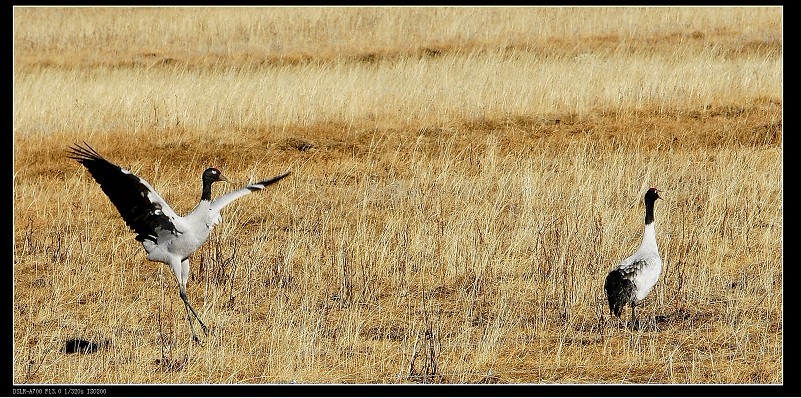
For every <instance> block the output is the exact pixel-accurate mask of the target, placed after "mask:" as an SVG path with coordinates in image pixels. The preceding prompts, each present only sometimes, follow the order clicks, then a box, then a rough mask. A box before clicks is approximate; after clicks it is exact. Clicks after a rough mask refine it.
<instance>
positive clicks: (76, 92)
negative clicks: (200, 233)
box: [13, 7, 784, 384]
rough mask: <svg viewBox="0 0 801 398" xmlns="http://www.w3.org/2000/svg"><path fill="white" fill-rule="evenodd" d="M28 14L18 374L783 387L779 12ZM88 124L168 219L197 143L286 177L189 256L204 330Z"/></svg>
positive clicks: (192, 194) (195, 169)
mask: <svg viewBox="0 0 801 398" xmlns="http://www.w3.org/2000/svg"><path fill="white" fill-rule="evenodd" d="M13 29H14V52H13V55H14V89H13V93H14V109H13V116H14V142H13V144H14V145H13V156H14V159H13V163H14V171H13V179H14V192H13V200H14V214H13V215H14V224H13V228H14V232H13V235H14V245H13V278H14V291H13V299H14V301H13V315H14V318H13V347H14V348H13V352H14V358H13V380H14V382H15V383H56V384H62V383H79V384H95V383H101V384H102V383H121V384H126V383H166V384H171V383H210V384H217V383H286V382H290V381H297V382H300V383H366V384H375V383H530V384H551V383H558V384H589V383H600V384H607V383H609V384H627V383H649V384H650V383H666V384H710V383H711V384H779V383H783V382H784V378H783V359H784V358H783V337H782V333H783V326H782V325H783V293H782V292H783V274H782V249H783V239H782V234H783V206H782V197H783V189H782V181H783V172H782V158H783V151H782V86H783V79H782V74H783V69H782V48H783V46H782V9H781V8H780V7H717V8H715V7H681V8H672V7H651V8H635V7H623V8H612V7H609V8H607V7H575V8H570V7H567V8H563V7H534V8H528V7H513V8H494V7H486V8H471V7H458V8H439V7H426V8H416V7H402V8H382V7H370V8H361V7H346V8H314V7H312V8H292V7H283V8H247V7H245V8H180V7H179V8H123V7H120V8H50V7H23V8H19V7H17V8H14V22H13ZM80 141H87V142H89V143H90V144H91V145H92V146H93V147H95V148H96V149H97V150H99V151H100V152H101V153H102V154H104V155H105V156H107V157H108V158H109V159H111V160H112V161H114V162H116V163H118V164H120V165H122V166H124V167H127V168H129V169H131V170H133V171H134V172H136V173H138V174H139V175H141V176H143V177H144V178H146V179H147V180H148V181H149V182H150V183H151V184H152V185H154V186H155V187H156V189H158V190H159V191H160V192H161V193H162V195H163V196H165V197H166V199H167V200H168V201H170V202H171V203H173V204H174V208H175V209H176V210H177V211H178V212H179V213H184V212H187V211H189V210H190V209H191V208H192V207H193V205H194V204H195V203H196V201H197V199H198V197H199V189H200V177H199V176H200V173H201V172H202V170H203V169H204V168H206V167H208V166H216V167H218V168H220V169H221V170H222V171H223V172H224V174H226V175H227V176H228V177H229V178H231V179H234V180H237V181H238V182H239V183H242V184H243V183H245V182H247V181H253V180H255V179H257V178H261V177H268V176H271V175H273V174H277V173H278V172H281V171H283V170H286V169H288V168H291V169H292V170H293V173H294V174H293V175H292V176H291V177H290V178H289V179H287V180H284V181H282V182H281V183H279V184H278V185H276V186H274V187H271V188H270V189H269V190H268V191H266V192H262V193H260V194H256V195H251V196H249V197H247V198H245V199H242V200H240V201H238V202H236V203H234V204H232V205H231V206H229V207H228V208H226V209H225V210H224V213H223V220H224V221H223V223H222V224H221V225H219V226H218V227H217V228H216V229H215V231H214V232H213V235H212V237H211V239H210V241H209V242H208V243H207V245H206V246H205V247H204V248H203V249H201V250H200V251H199V252H198V253H197V254H196V255H195V256H193V258H192V259H191V261H192V267H193V270H192V272H193V274H192V277H191V279H190V282H189V298H190V300H191V301H192V302H193V303H194V305H195V307H196V308H197V309H198V310H199V312H200V314H201V316H202V317H203V319H204V320H205V322H206V323H207V324H208V325H209V326H210V328H211V334H210V336H209V337H208V338H207V339H206V340H205V343H204V345H202V346H201V345H196V344H194V343H192V342H191V341H190V339H189V331H188V326H187V324H186V320H185V313H184V309H183V305H182V303H181V302H180V299H179V298H178V294H177V289H176V287H175V281H174V278H173V277H172V276H171V274H170V272H169V270H165V267H164V266H161V265H159V264H156V263H151V262H148V261H147V260H146V259H145V255H144V252H143V250H142V248H141V246H140V245H139V244H138V243H137V242H136V241H135V240H134V239H133V234H131V233H128V232H126V228H125V225H124V223H123V222H122V220H121V219H120V217H119V215H118V214H117V212H116V210H115V209H114V208H113V206H112V205H111V204H110V203H109V202H108V199H107V198H106V197H105V196H104V195H103V193H102V191H101V190H100V189H99V187H98V186H97V185H96V184H95V183H94V181H93V180H92V179H91V177H90V176H89V175H88V174H87V173H86V171H85V170H83V169H82V167H80V165H78V164H76V163H75V162H73V161H70V160H69V159H66V158H65V157H64V150H65V149H66V146H67V145H68V144H71V143H73V142H80ZM648 186H657V187H659V188H660V189H661V190H663V191H664V194H663V197H664V198H665V200H664V201H660V202H658V203H657V207H656V220H657V227H656V228H657V240H658V242H659V245H660V250H661V253H662V257H663V261H664V270H663V275H662V278H661V279H660V281H659V283H658V284H657V286H656V288H655V289H654V291H653V292H652V293H651V295H650V297H649V298H648V299H647V301H646V303H645V304H644V305H643V307H642V308H641V309H640V311H639V314H640V316H641V317H642V319H643V322H644V326H643V327H641V328H640V329H639V330H630V329H625V328H621V327H620V325H619V324H618V323H617V322H615V321H614V320H612V319H610V317H609V315H608V310H607V309H606V304H605V302H604V295H603V279H604V277H605V275H606V273H607V272H608V271H609V269H611V268H612V267H613V266H615V265H616V264H617V263H618V262H619V261H620V260H621V259H622V258H624V257H626V256H628V255H629V254H630V253H631V252H633V250H635V249H636V247H637V245H638V244H639V243H640V238H641V234H642V219H643V214H642V212H643V209H642V195H643V193H644V192H645V190H646V189H647V187H648ZM231 188H232V186H230V185H229V186H215V194H216V193H219V192H222V191H224V190H228V189H231ZM70 338H85V339H88V340H91V341H105V340H110V341H111V344H110V345H108V346H107V347H105V348H104V349H102V350H100V351H98V352H96V353H93V354H86V355H80V354H71V355H70V354H64V353H62V352H60V350H61V348H62V347H63V345H64V342H65V341H66V340H67V339H70Z"/></svg>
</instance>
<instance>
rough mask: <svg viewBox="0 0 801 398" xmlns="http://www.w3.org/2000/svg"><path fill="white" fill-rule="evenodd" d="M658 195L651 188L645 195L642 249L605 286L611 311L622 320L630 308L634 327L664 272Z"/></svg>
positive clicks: (621, 265) (620, 267)
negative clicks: (656, 224) (658, 234)
mask: <svg viewBox="0 0 801 398" xmlns="http://www.w3.org/2000/svg"><path fill="white" fill-rule="evenodd" d="M659 192H660V191H659V190H658V189H656V188H649V189H648V191H647V192H646V193H645V200H644V202H645V230H644V231H643V235H642V243H641V244H640V248H639V249H637V251H636V252H634V254H632V255H631V256H629V257H627V258H625V259H624V260H623V261H621V262H620V265H618V266H617V267H615V269H613V270H612V271H611V272H609V274H608V275H607V276H606V282H605V283H604V290H606V298H607V300H608V301H609V311H610V312H611V313H612V314H613V315H615V316H616V317H618V318H620V314H621V313H622V312H623V307H625V306H626V304H629V305H630V306H631V324H632V326H633V325H634V320H635V308H636V307H637V303H638V302H640V301H641V300H642V299H644V298H645V297H646V296H647V295H648V293H650V292H651V289H653V287H654V285H655V284H656V281H657V280H659V274H660V273H661V272H662V258H661V257H660V256H659V247H658V246H657V244H656V230H655V228H654V203H655V202H656V200H657V199H661V197H659Z"/></svg>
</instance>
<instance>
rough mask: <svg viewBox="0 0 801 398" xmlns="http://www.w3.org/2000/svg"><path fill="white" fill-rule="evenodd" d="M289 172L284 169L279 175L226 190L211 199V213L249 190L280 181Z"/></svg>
mask: <svg viewBox="0 0 801 398" xmlns="http://www.w3.org/2000/svg"><path fill="white" fill-rule="evenodd" d="M290 173H291V172H290V171H286V172H284V173H282V174H279V175H277V176H275V177H273V178H269V179H266V180H264V181H259V182H256V183H253V184H250V185H248V186H246V187H243V188H239V189H237V190H235V191H231V192H228V193H227V194H225V195H222V196H220V197H218V198H217V199H214V200H212V201H211V214H217V213H219V212H220V210H222V208H223V207H225V206H226V205H227V204H229V203H231V202H233V201H235V200H237V199H239V198H241V197H243V196H245V195H247V194H249V193H251V192H254V191H260V190H262V189H264V188H266V187H267V186H269V185H272V184H275V183H276V182H278V181H280V180H281V179H283V178H284V177H286V176H288V175H289V174H290Z"/></svg>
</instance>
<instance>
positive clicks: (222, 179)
mask: <svg viewBox="0 0 801 398" xmlns="http://www.w3.org/2000/svg"><path fill="white" fill-rule="evenodd" d="M220 181H225V182H231V181H228V179H227V178H225V176H224V175H222V174H220Z"/></svg>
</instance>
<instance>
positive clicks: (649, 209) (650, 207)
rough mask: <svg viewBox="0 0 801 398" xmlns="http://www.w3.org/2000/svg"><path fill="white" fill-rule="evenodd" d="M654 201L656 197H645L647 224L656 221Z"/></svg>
mask: <svg viewBox="0 0 801 398" xmlns="http://www.w3.org/2000/svg"><path fill="white" fill-rule="evenodd" d="M654 203H656V198H645V225H649V224H652V223H653V222H654Z"/></svg>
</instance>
